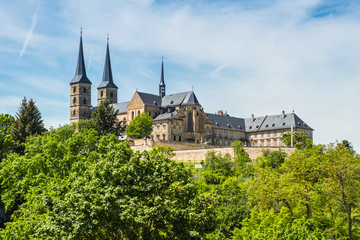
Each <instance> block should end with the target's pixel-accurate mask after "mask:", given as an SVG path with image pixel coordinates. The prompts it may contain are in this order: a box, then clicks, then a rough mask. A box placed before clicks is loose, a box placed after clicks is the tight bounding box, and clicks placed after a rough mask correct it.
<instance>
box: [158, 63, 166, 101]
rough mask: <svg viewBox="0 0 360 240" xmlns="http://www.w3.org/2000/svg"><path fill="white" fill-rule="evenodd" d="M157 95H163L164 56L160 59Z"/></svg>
mask: <svg viewBox="0 0 360 240" xmlns="http://www.w3.org/2000/svg"><path fill="white" fill-rule="evenodd" d="M159 96H160V97H164V96H165V81H164V57H162V61H161V77H160V84H159Z"/></svg>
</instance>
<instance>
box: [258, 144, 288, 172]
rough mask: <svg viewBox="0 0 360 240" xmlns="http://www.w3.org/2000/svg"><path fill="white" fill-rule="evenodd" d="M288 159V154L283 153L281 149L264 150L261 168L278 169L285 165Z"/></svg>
mask: <svg viewBox="0 0 360 240" xmlns="http://www.w3.org/2000/svg"><path fill="white" fill-rule="evenodd" d="M286 157H287V154H286V152H283V151H281V149H279V150H278V151H268V150H264V151H263V155H262V157H261V158H260V161H261V162H260V166H261V167H265V166H266V167H272V168H275V169H278V168H279V167H280V166H281V164H283V163H284V161H285V159H286Z"/></svg>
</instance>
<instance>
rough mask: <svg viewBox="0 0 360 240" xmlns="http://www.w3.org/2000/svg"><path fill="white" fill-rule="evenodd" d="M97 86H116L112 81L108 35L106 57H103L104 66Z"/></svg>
mask: <svg viewBox="0 0 360 240" xmlns="http://www.w3.org/2000/svg"><path fill="white" fill-rule="evenodd" d="M99 88H118V87H117V86H116V85H115V84H114V81H113V76H112V71H111V63H110V52H109V35H108V37H107V48H106V57H105V66H104V73H103V78H102V82H101V83H100V85H99V86H98V89H99Z"/></svg>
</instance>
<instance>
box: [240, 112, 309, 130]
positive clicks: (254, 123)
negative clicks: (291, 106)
mask: <svg viewBox="0 0 360 240" xmlns="http://www.w3.org/2000/svg"><path fill="white" fill-rule="evenodd" d="M245 125H246V132H256V131H269V130H277V129H290V128H291V126H293V128H300V129H306V130H312V131H313V130H314V129H312V128H311V127H310V126H309V125H307V124H306V123H305V122H304V121H303V120H301V119H300V118H299V117H298V116H297V115H296V114H295V113H287V114H284V117H283V115H282V114H278V115H271V116H267V115H266V116H262V117H256V118H254V120H252V118H246V119H245Z"/></svg>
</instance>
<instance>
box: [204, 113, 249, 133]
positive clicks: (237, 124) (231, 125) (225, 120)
mask: <svg viewBox="0 0 360 240" xmlns="http://www.w3.org/2000/svg"><path fill="white" fill-rule="evenodd" d="M207 116H208V117H209V119H210V120H211V121H212V122H213V123H214V125H215V126H214V127H215V128H221V129H228V130H236V131H241V132H244V131H245V121H244V119H243V118H236V117H230V116H229V115H227V114H225V115H218V114H211V113H207Z"/></svg>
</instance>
